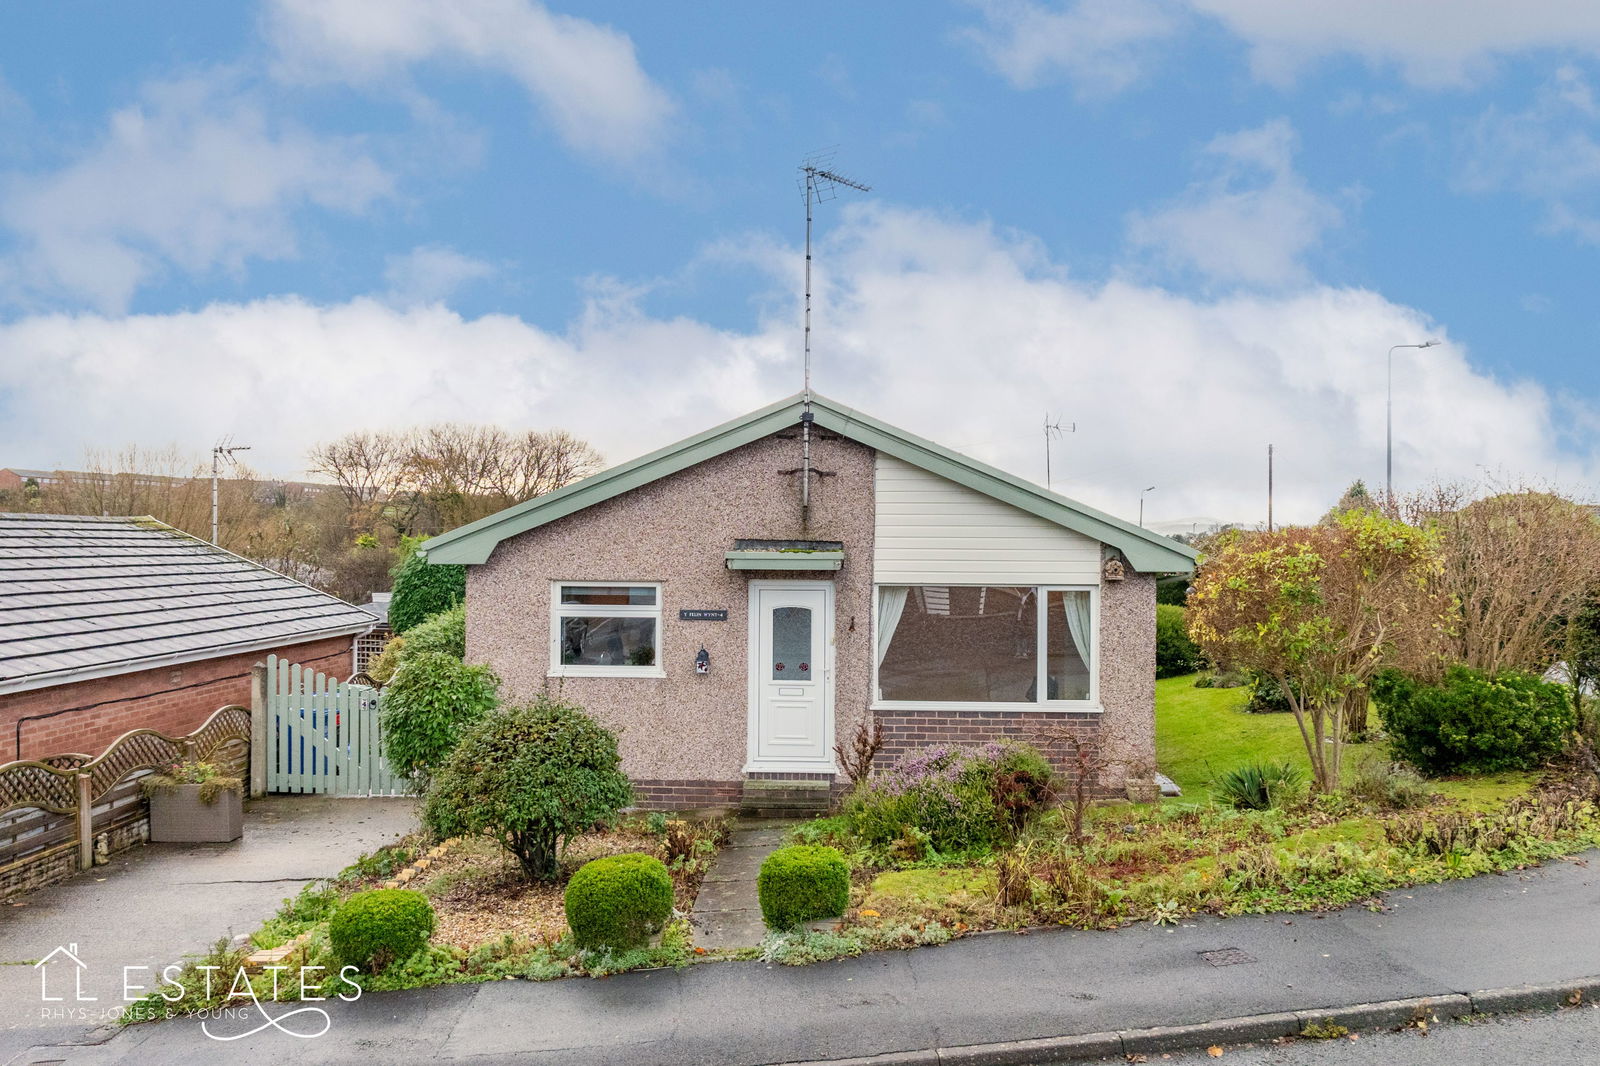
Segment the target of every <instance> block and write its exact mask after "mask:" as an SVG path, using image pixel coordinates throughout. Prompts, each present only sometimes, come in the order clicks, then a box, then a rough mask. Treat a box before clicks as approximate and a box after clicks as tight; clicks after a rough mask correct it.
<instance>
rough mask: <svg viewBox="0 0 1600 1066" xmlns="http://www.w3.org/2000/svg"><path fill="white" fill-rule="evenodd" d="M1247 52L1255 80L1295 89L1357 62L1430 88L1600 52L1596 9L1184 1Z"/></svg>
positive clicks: (1329, 0) (1356, 0) (1522, 3)
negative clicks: (1550, 57) (1296, 83)
mask: <svg viewBox="0 0 1600 1066" xmlns="http://www.w3.org/2000/svg"><path fill="white" fill-rule="evenodd" d="M1187 2H1188V3H1190V4H1191V5H1192V6H1193V7H1194V8H1195V9H1196V10H1198V11H1200V12H1203V13H1205V14H1209V15H1213V16H1215V17H1216V18H1218V19H1220V20H1221V21H1222V22H1223V24H1224V25H1226V26H1227V28H1228V29H1229V30H1231V31H1232V32H1233V33H1234V34H1236V35H1238V36H1239V37H1241V38H1243V39H1244V40H1245V41H1246V42H1247V43H1248V44H1249V46H1250V65H1251V69H1252V70H1253V71H1254V73H1255V74H1256V76H1257V77H1259V78H1261V79H1263V80H1265V81H1269V82H1273V83H1276V84H1285V83H1288V82H1290V81H1293V80H1294V78H1295V77H1296V76H1297V75H1298V74H1299V73H1300V71H1301V70H1302V69H1303V68H1305V67H1306V66H1307V65H1309V64H1312V63H1314V62H1317V61H1319V60H1322V59H1326V58H1328V57H1330V56H1336V55H1344V54H1349V55H1356V56H1360V57H1361V58H1363V59H1366V60H1367V61H1369V62H1371V63H1374V64H1379V65H1382V66H1385V67H1394V68H1397V69H1398V71H1399V73H1400V74H1401V76H1402V77H1404V78H1405V79H1406V80H1407V81H1409V82H1411V83H1413V84H1416V85H1422V86H1428V87H1432V88H1440V87H1450V86H1460V85H1463V84H1467V83H1469V82H1471V81H1473V80H1475V79H1477V78H1479V77H1481V76H1483V75H1484V74H1485V73H1487V72H1488V71H1489V70H1490V69H1492V67H1493V64H1494V61H1495V59H1496V58H1497V57H1500V56H1507V55H1513V54H1516V53H1521V52H1528V51H1533V50H1541V49H1550V50H1558V51H1568V52H1571V51H1583V52H1590V53H1593V52H1600V4H1595V3H1594V2H1593V0H1519V2H1516V3H1511V2H1507V0H1293V2H1285V0H1187Z"/></svg>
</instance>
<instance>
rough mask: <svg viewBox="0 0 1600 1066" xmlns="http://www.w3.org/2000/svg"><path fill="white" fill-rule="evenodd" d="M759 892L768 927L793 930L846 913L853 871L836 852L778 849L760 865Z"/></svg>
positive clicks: (801, 847) (811, 848)
mask: <svg viewBox="0 0 1600 1066" xmlns="http://www.w3.org/2000/svg"><path fill="white" fill-rule="evenodd" d="M756 891H757V893H758V895H759V896H760V898H761V916H762V917H763V918H765V919H766V920H767V925H768V927H770V928H772V929H778V930H783V929H793V928H794V927H795V926H797V925H800V924H801V923H803V922H810V921H815V920H816V919H818V918H832V917H834V916H835V915H839V914H843V913H844V909H845V907H847V906H849V905H850V867H849V866H848V865H846V864H845V861H844V856H843V855H841V854H839V852H838V851H837V850H836V849H834V848H825V847H820V846H814V845H799V846H796V847H791V848H779V849H778V850H777V851H774V852H773V853H772V854H771V855H768V856H767V861H766V862H764V863H762V864H761V873H760V875H759V876H757V878H756Z"/></svg>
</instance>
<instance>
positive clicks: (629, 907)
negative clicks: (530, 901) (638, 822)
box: [566, 854, 672, 951]
mask: <svg viewBox="0 0 1600 1066" xmlns="http://www.w3.org/2000/svg"><path fill="white" fill-rule="evenodd" d="M566 907H567V925H568V926H570V927H571V928H572V938H573V940H574V941H575V942H576V943H577V945H578V946H579V947H580V948H589V949H592V950H608V949H609V950H611V951H631V950H633V949H636V948H642V947H644V946H645V945H646V944H647V943H648V942H649V940H650V937H651V936H652V935H653V934H654V933H656V932H657V931H658V930H660V929H661V927H662V926H664V925H665V924H666V922H667V919H668V918H670V917H672V877H671V875H669V874H668V873H667V868H666V866H664V865H662V862H661V860H660V859H657V858H655V857H654V856H652V855H642V854H632V855H608V856H606V857H605V858H603V859H595V860H594V861H593V862H588V863H585V864H584V865H583V866H581V867H580V868H579V869H578V872H577V873H575V874H573V875H572V880H571V881H569V882H567V894H566Z"/></svg>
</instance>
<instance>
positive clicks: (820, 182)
mask: <svg viewBox="0 0 1600 1066" xmlns="http://www.w3.org/2000/svg"><path fill="white" fill-rule="evenodd" d="M837 149H838V145H835V146H833V147H832V148H825V149H823V150H821V151H818V152H812V153H811V154H810V155H808V156H806V158H805V159H804V161H802V162H801V164H800V178H799V184H800V191H801V192H802V193H804V195H805V201H806V286H805V289H806V293H805V346H804V357H805V386H804V388H803V389H802V391H801V394H800V396H801V402H802V404H803V409H802V412H801V415H800V439H801V470H800V509H801V514H806V513H807V509H808V508H809V507H810V506H811V224H812V217H813V215H814V209H815V207H816V205H817V204H820V203H826V202H827V201H829V200H834V199H837V198H838V196H839V189H840V187H841V186H842V187H844V188H846V189H854V190H856V191H857V192H871V191H872V186H870V185H866V184H864V183H862V182H859V181H856V180H855V179H853V178H847V177H845V176H844V175H843V174H840V173H839V172H838V171H836V170H834V169H833V156H834V153H835V151H837Z"/></svg>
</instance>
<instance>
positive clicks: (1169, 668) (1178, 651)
mask: <svg viewBox="0 0 1600 1066" xmlns="http://www.w3.org/2000/svg"><path fill="white" fill-rule="evenodd" d="M1186 617H1187V616H1186V615H1185V614H1184V610H1183V608H1182V607H1178V606H1175V605H1173V604H1167V603H1158V604H1157V605H1156V676H1157V677H1177V676H1178V675H1179V674H1192V673H1194V672H1195V671H1196V670H1198V669H1200V667H1201V666H1203V665H1204V664H1205V658H1204V657H1203V656H1202V655H1201V654H1200V647H1199V645H1197V644H1196V643H1195V642H1194V641H1193V640H1190V639H1189V624H1188V622H1187V621H1185V618H1186Z"/></svg>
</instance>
